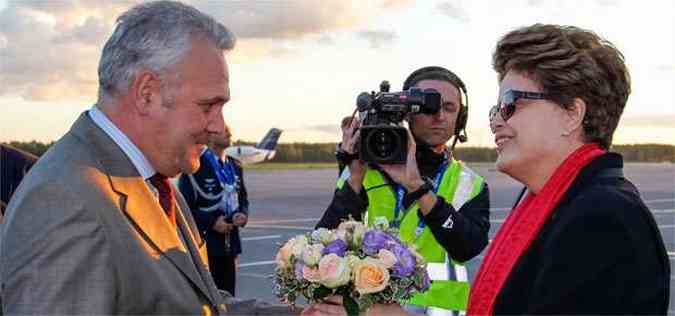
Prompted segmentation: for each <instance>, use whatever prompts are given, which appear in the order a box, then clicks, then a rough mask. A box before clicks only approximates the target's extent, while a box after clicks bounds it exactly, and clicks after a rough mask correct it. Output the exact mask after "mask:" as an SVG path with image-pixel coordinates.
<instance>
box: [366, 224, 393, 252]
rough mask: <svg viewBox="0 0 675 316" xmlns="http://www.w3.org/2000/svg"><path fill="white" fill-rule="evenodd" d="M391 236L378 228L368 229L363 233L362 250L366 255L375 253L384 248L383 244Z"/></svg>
mask: <svg viewBox="0 0 675 316" xmlns="http://www.w3.org/2000/svg"><path fill="white" fill-rule="evenodd" d="M391 239H392V238H391V236H389V235H387V234H385V233H383V232H382V231H379V230H375V229H373V230H369V231H367V232H366V234H365V235H363V243H362V247H363V252H365V253H366V254H368V255H371V256H374V255H376V254H377V253H378V252H379V251H380V249H382V248H384V247H385V245H386V244H387V243H388V242H389V241H390V240H391Z"/></svg>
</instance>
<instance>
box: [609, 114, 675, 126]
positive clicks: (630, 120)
mask: <svg viewBox="0 0 675 316" xmlns="http://www.w3.org/2000/svg"><path fill="white" fill-rule="evenodd" d="M620 124H621V126H624V127H654V128H675V114H663V115H645V116H628V117H624V118H622V119H621V123H620Z"/></svg>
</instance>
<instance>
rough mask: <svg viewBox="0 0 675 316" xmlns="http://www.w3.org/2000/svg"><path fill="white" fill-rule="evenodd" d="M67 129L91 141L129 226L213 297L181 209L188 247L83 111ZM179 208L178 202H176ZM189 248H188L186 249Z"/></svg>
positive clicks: (126, 162)
mask: <svg viewBox="0 0 675 316" xmlns="http://www.w3.org/2000/svg"><path fill="white" fill-rule="evenodd" d="M71 132H72V133H73V134H75V135H76V136H78V137H79V138H80V139H82V140H83V141H85V142H88V143H91V144H92V146H93V147H94V150H95V151H96V152H97V153H98V155H97V157H98V158H99V161H100V163H101V167H102V168H103V170H102V172H103V173H105V174H107V175H108V177H109V178H110V185H111V187H112V190H113V191H115V192H116V193H117V194H118V195H119V196H120V209H121V210H122V211H123V212H124V213H125V214H126V215H127V218H128V219H129V220H130V221H131V222H133V224H134V225H133V226H134V227H135V228H136V229H137V230H138V232H139V233H140V234H141V235H142V236H144V237H145V239H146V241H147V242H148V243H149V244H150V245H152V246H153V247H154V248H155V249H156V250H157V251H159V252H160V253H161V254H162V255H163V256H165V257H166V258H167V259H168V260H169V261H170V262H171V263H172V264H173V265H174V266H176V268H177V269H178V270H180V271H181V272H182V273H183V274H184V275H185V277H187V278H188V279H189V280H190V281H191V282H192V283H193V284H194V285H195V286H196V287H197V288H199V289H200V290H201V291H202V292H203V294H204V296H206V297H207V298H209V300H211V301H212V303H213V301H214V298H213V293H211V291H209V290H208V288H207V286H206V283H205V281H204V279H203V277H202V276H201V275H200V272H199V271H198V270H199V269H200V268H199V267H197V265H198V263H197V262H193V260H192V259H191V257H193V256H191V255H190V252H193V251H198V250H197V249H198V248H197V247H196V246H195V245H196V244H195V242H196V240H195V238H194V237H193V236H192V234H191V233H190V230H189V229H186V227H187V226H186V225H185V219H184V217H183V215H182V210H181V211H179V212H177V213H178V214H181V215H180V216H178V218H180V220H178V222H179V223H180V224H178V227H179V229H180V230H181V231H182V232H183V236H185V242H186V243H192V246H189V247H188V248H186V247H185V244H183V242H182V241H181V240H180V238H179V236H178V234H177V231H176V230H175V229H174V228H173V225H172V224H171V223H170V222H169V219H168V217H167V216H166V214H165V213H164V210H163V209H162V207H161V206H160V204H159V201H158V199H157V197H156V196H155V195H154V193H153V192H152V191H150V188H149V187H148V184H147V183H146V182H145V180H144V179H143V178H142V177H141V176H140V174H139V173H138V170H136V168H135V167H134V165H133V164H132V163H131V161H130V160H129V158H128V157H127V156H126V155H125V154H124V152H123V151H122V150H121V149H120V148H119V146H118V145H117V144H116V143H115V142H114V141H113V140H112V139H111V138H110V137H109V136H108V135H107V134H105V132H103V131H102V130H101V129H100V128H99V127H98V126H96V125H95V124H94V123H93V121H92V120H91V119H90V118H89V116H88V114H87V113H86V112H84V113H82V115H80V118H79V119H78V120H77V121H76V122H75V124H74V125H73V128H72V129H71ZM176 207H177V208H179V209H180V204H177V206H176ZM188 249H189V251H188Z"/></svg>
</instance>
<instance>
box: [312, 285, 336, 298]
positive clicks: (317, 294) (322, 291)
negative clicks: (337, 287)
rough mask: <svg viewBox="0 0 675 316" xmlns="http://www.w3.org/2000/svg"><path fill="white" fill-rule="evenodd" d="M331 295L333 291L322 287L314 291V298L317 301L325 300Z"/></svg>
mask: <svg viewBox="0 0 675 316" xmlns="http://www.w3.org/2000/svg"><path fill="white" fill-rule="evenodd" d="M331 293H333V291H332V290H331V289H329V288H327V287H325V286H320V287H318V288H316V289H314V295H313V297H314V299H316V300H321V299H323V298H325V297H326V296H328V295H330V294H331Z"/></svg>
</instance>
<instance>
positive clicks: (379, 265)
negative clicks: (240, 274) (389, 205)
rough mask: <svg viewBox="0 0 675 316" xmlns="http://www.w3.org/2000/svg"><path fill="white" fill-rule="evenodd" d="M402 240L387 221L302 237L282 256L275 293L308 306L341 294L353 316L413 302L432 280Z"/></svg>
mask: <svg viewBox="0 0 675 316" xmlns="http://www.w3.org/2000/svg"><path fill="white" fill-rule="evenodd" d="M397 236H398V231H397V230H396V229H393V228H389V224H388V222H387V220H386V219H385V218H384V217H381V218H377V219H376V221H375V225H374V228H372V229H368V228H366V227H365V226H364V225H363V224H362V223H360V222H357V221H352V220H350V221H345V222H342V223H341V224H340V226H339V227H338V228H337V229H336V230H328V229H325V228H320V229H317V230H315V231H313V232H311V233H307V234H304V235H298V236H296V237H294V238H292V239H290V240H289V241H288V242H286V244H284V245H283V246H282V247H281V249H280V250H279V252H278V253H277V256H276V263H277V267H276V269H275V274H274V279H275V294H276V295H277V296H278V297H279V298H280V299H281V301H282V302H284V303H288V304H293V305H295V302H296V299H297V298H298V297H299V296H300V295H302V296H304V297H305V298H306V299H307V301H308V302H309V303H316V302H319V301H321V300H322V299H324V298H326V297H327V296H329V295H338V296H341V297H342V301H343V305H344V307H345V309H346V311H347V314H349V315H350V316H351V315H358V314H359V313H360V312H364V311H366V310H367V309H368V308H369V307H370V306H371V305H373V304H391V303H400V302H402V301H405V300H408V299H410V298H411V297H412V296H413V295H414V294H416V293H419V292H423V291H426V290H427V289H428V288H429V275H428V274H427V272H426V262H425V260H424V258H423V257H422V256H421V255H419V254H418V253H417V252H416V251H415V248H414V246H408V245H406V244H405V243H403V242H401V241H400V240H399V239H398V237H397Z"/></svg>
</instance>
